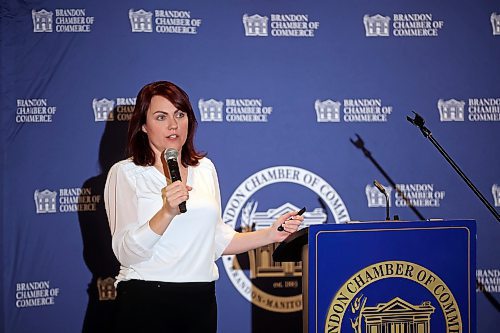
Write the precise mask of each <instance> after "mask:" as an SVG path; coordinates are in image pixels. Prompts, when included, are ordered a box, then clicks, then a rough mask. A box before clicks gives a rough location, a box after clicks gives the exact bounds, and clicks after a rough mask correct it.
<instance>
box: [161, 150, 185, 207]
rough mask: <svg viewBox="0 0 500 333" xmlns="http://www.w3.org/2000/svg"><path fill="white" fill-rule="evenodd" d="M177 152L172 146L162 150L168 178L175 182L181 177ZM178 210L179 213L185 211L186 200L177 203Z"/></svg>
mask: <svg viewBox="0 0 500 333" xmlns="http://www.w3.org/2000/svg"><path fill="white" fill-rule="evenodd" d="M178 155H179V153H178V152H177V150H175V149H174V148H168V149H166V150H165V151H164V152H163V157H164V158H165V161H167V166H168V172H170V179H171V180H172V182H176V181H178V180H182V179H181V173H180V171H179V164H178V163H177V156H178ZM179 211H180V212H181V213H185V212H186V211H187V209H186V201H183V202H181V203H180V204H179Z"/></svg>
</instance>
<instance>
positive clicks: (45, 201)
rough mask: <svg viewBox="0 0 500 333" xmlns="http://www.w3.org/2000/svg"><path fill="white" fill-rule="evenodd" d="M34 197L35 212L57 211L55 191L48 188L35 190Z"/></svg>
mask: <svg viewBox="0 0 500 333" xmlns="http://www.w3.org/2000/svg"><path fill="white" fill-rule="evenodd" d="M34 199H35V206H36V213H37V214H44V213H55V212H57V206H56V203H57V192H55V191H54V192H52V191H49V190H43V191H38V190H36V191H35V195H34Z"/></svg>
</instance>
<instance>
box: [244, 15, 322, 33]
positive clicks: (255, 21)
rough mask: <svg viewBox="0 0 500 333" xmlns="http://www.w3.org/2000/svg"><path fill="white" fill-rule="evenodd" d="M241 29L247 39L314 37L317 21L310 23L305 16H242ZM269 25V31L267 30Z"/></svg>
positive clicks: (317, 27) (317, 26)
mask: <svg viewBox="0 0 500 333" xmlns="http://www.w3.org/2000/svg"><path fill="white" fill-rule="evenodd" d="M242 21H243V27H244V28H245V36H248V37H267V36H269V34H270V35H271V36H273V37H314V34H315V32H316V30H318V29H319V22H318V21H311V20H310V18H309V15H307V14H271V15H270V19H269V16H261V15H259V14H254V15H248V14H244V15H243V18H242ZM269 25H270V29H269Z"/></svg>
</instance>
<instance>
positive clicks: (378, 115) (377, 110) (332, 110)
mask: <svg viewBox="0 0 500 333" xmlns="http://www.w3.org/2000/svg"><path fill="white" fill-rule="evenodd" d="M314 109H315V110H316V121H317V122H318V123H327V122H333V123H338V122H340V121H341V119H342V120H343V121H344V122H368V123H380V122H387V121H388V119H389V115H390V114H391V113H392V106H390V105H385V104H384V103H382V99H380V98H346V99H344V100H343V101H342V102H340V101H335V100H332V99H326V100H324V101H321V100H319V99H317V100H316V101H315V102H314Z"/></svg>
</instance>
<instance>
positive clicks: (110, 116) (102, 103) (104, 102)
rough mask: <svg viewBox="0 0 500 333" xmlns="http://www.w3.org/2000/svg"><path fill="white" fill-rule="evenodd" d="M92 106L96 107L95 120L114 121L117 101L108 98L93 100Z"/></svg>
mask: <svg viewBox="0 0 500 333" xmlns="http://www.w3.org/2000/svg"><path fill="white" fill-rule="evenodd" d="M92 108H93V109H94V119H95V121H113V120H114V119H115V116H114V111H113V110H114V108H115V101H112V100H109V99H107V98H103V99H99V100H98V99H97V98H94V99H93V100H92Z"/></svg>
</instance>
